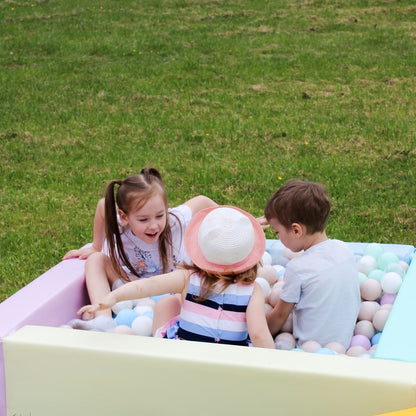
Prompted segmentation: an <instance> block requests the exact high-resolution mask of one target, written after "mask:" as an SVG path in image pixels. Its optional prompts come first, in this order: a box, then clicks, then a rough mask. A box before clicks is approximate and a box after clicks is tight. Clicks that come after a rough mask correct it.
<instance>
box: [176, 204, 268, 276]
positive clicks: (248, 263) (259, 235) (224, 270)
mask: <svg viewBox="0 0 416 416" xmlns="http://www.w3.org/2000/svg"><path fill="white" fill-rule="evenodd" d="M225 207H226V208H233V209H235V210H237V211H239V212H241V213H242V214H243V215H245V216H246V217H247V218H248V219H249V220H250V221H251V224H252V225H253V229H254V245H253V249H252V250H251V252H250V253H249V254H248V256H246V258H245V259H244V260H242V261H240V262H238V263H235V264H227V265H221V264H215V263H211V262H210V261H208V260H207V259H206V258H205V256H204V255H203V253H202V251H201V248H200V246H199V242H198V232H199V227H200V225H201V223H202V221H203V220H204V218H205V217H206V216H207V215H208V214H209V213H210V212H211V211H213V210H214V209H217V208H225ZM184 243H185V250H186V253H187V254H188V256H189V258H190V259H191V261H192V262H193V264H194V265H196V266H198V267H199V268H200V269H202V270H206V271H208V272H210V273H219V274H230V273H242V272H245V271H246V270H248V269H251V268H252V267H253V266H255V265H256V264H257V263H258V262H259V261H260V260H261V258H262V257H263V254H264V252H265V250H266V237H265V235H264V231H263V228H262V227H261V225H260V224H259V223H258V222H257V220H256V219H255V218H254V217H253V216H252V215H251V214H249V213H247V212H246V211H243V210H242V209H240V208H237V207H232V206H228V205H222V206H218V207H213V208H206V209H203V210H201V211H199V212H198V213H197V214H195V215H194V216H193V217H192V219H191V221H190V222H189V225H188V226H187V227H186V231H185V237H184Z"/></svg>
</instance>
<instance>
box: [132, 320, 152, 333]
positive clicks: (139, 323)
mask: <svg viewBox="0 0 416 416" xmlns="http://www.w3.org/2000/svg"><path fill="white" fill-rule="evenodd" d="M152 326H153V320H152V319H150V318H149V317H148V316H145V315H140V316H138V317H137V318H136V319H135V320H134V321H133V322H132V324H131V329H132V330H133V333H134V335H141V336H144V337H149V336H150V335H152Z"/></svg>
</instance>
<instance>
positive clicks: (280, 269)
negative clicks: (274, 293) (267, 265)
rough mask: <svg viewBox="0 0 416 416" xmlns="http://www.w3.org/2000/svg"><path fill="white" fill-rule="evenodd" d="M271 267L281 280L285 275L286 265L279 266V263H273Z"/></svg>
mask: <svg viewBox="0 0 416 416" xmlns="http://www.w3.org/2000/svg"><path fill="white" fill-rule="evenodd" d="M273 267H274V269H275V270H276V273H277V278H278V280H282V279H283V276H284V275H285V271H286V267H284V266H281V265H280V264H274V265H273Z"/></svg>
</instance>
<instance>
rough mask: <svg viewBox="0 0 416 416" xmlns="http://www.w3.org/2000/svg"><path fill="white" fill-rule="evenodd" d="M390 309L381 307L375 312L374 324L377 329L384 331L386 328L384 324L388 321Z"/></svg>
mask: <svg viewBox="0 0 416 416" xmlns="http://www.w3.org/2000/svg"><path fill="white" fill-rule="evenodd" d="M389 313H390V310H389V309H384V308H383V309H380V310H379V311H377V312H376V313H375V314H374V317H373V325H374V328H375V329H377V331H382V330H383V329H384V325H385V324H386V322H387V318H388V317H389Z"/></svg>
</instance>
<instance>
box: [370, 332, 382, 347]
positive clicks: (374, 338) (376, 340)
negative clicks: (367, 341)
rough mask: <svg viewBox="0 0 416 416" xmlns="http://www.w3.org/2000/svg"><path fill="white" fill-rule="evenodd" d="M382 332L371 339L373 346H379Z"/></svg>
mask: <svg viewBox="0 0 416 416" xmlns="http://www.w3.org/2000/svg"><path fill="white" fill-rule="evenodd" d="M381 334H382V332H377V333H376V334H375V335H374V336H373V337H372V338H371V345H373V346H374V345H377V344H378V342H379V341H380V337H381Z"/></svg>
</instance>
